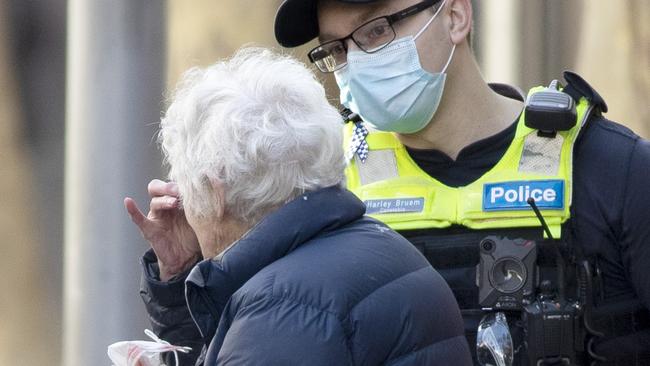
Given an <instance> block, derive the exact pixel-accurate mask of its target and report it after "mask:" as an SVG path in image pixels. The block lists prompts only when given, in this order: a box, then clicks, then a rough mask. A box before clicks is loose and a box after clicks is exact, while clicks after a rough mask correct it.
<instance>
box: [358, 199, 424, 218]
mask: <svg viewBox="0 0 650 366" xmlns="http://www.w3.org/2000/svg"><path fill="white" fill-rule="evenodd" d="M363 203H365V204H366V214H368V215H372V214H383V213H402V212H422V211H423V210H424V198H423V197H413V198H391V199H378V200H366V201H364V202H363Z"/></svg>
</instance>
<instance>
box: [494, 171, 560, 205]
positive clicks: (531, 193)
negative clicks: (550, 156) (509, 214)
mask: <svg viewBox="0 0 650 366" xmlns="http://www.w3.org/2000/svg"><path fill="white" fill-rule="evenodd" d="M529 197H532V198H533V199H534V200H535V204H537V207H539V208H540V209H551V210H561V209H563V208H564V181H563V180H559V179H558V180H530V181H518V182H501V183H489V184H485V185H483V211H508V210H530V209H531V207H530V205H528V203H527V201H528V198H529Z"/></svg>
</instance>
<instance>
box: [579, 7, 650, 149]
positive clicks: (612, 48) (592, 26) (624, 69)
mask: <svg viewBox="0 0 650 366" xmlns="http://www.w3.org/2000/svg"><path fill="white" fill-rule="evenodd" d="M581 1H582V3H583V5H584V9H585V11H584V14H583V18H582V19H583V22H582V27H581V35H582V36H581V43H580V44H579V45H578V53H577V57H576V59H575V68H576V69H577V70H579V71H581V72H582V73H583V75H584V76H585V78H586V79H587V80H589V81H590V82H591V83H592V85H593V86H594V87H595V88H596V89H597V90H598V91H599V92H600V93H601V95H602V96H603V98H605V100H606V101H607V104H608V105H609V110H610V111H609V113H607V117H608V118H611V119H613V120H616V121H619V122H621V123H623V124H626V125H628V126H629V127H631V128H632V129H634V130H635V131H636V132H637V133H639V134H641V135H642V136H644V137H645V138H650V1H648V0H626V1H620V2H619V1H609V0H581Z"/></svg>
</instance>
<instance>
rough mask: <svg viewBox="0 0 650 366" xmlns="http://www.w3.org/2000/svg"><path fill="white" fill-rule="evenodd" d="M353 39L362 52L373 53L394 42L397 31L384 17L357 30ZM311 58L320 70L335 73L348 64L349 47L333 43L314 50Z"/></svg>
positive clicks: (336, 42)
mask: <svg viewBox="0 0 650 366" xmlns="http://www.w3.org/2000/svg"><path fill="white" fill-rule="evenodd" d="M351 38H352V40H353V41H354V43H355V44H356V45H357V46H358V47H359V48H360V49H361V50H363V51H365V52H368V53H372V52H376V51H378V50H380V49H382V48H384V47H386V46H387V45H388V44H389V43H390V42H392V41H393V39H395V31H394V30H393V27H392V26H391V25H390V23H389V21H388V19H386V18H385V17H384V18H378V19H375V20H372V21H370V22H369V23H366V24H364V25H362V26H361V27H359V28H357V30H355V31H354V32H353V33H352V35H351ZM310 56H311V59H312V60H313V62H314V63H315V64H316V66H317V67H318V69H319V70H321V71H323V72H333V71H336V70H338V69H340V68H341V67H343V66H345V64H346V63H347V47H346V46H345V45H344V44H343V42H342V41H340V40H337V41H332V42H329V43H325V44H322V45H320V46H319V47H317V48H315V49H314V50H312V51H311V52H310Z"/></svg>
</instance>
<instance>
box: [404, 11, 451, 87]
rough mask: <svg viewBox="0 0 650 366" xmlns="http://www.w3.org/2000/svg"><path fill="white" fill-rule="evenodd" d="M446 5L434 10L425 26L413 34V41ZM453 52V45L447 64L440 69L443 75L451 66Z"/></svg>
mask: <svg viewBox="0 0 650 366" xmlns="http://www.w3.org/2000/svg"><path fill="white" fill-rule="evenodd" d="M446 3H447V0H445V1H443V2H442V4H441V5H440V7H439V8H438V10H436V13H435V14H433V16H432V17H431V19H429V21H428V22H427V24H425V25H424V27H422V29H420V31H419V32H417V33H416V34H415V36H414V37H413V40H414V41H415V40H417V39H418V37H419V36H420V35H421V34H422V32H424V31H425V30H426V29H427V28H428V27H429V25H430V24H431V23H432V22H433V20H434V19H436V17H437V16H438V13H440V11H441V10H442V8H443V7H444V6H445V4H446ZM454 51H456V44H454V46H453V47H452V48H451V53H450V54H449V58H448V59H447V63H445V66H444V67H443V68H442V71H440V73H442V74H444V73H445V72H446V71H447V68H448V67H449V65H450V64H451V59H452V57H454Z"/></svg>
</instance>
